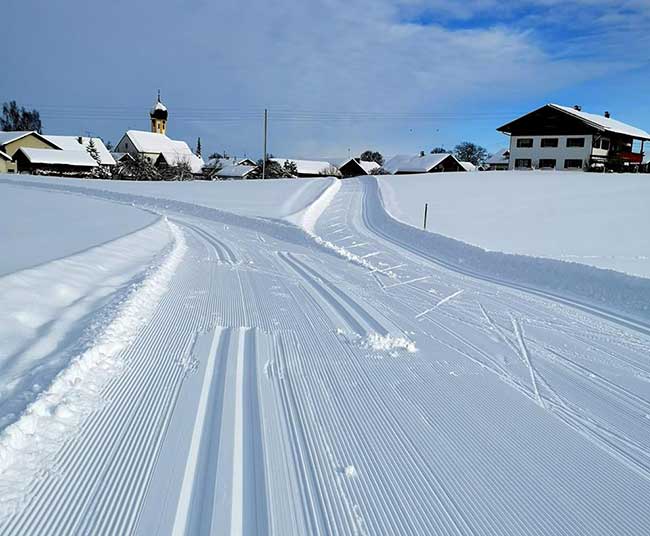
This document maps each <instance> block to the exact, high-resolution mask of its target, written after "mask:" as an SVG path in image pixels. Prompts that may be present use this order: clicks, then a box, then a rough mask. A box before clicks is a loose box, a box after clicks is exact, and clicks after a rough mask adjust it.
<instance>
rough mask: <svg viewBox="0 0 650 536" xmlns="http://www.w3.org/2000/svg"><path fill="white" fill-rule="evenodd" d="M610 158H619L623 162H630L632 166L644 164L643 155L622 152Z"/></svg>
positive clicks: (613, 154)
mask: <svg viewBox="0 0 650 536" xmlns="http://www.w3.org/2000/svg"><path fill="white" fill-rule="evenodd" d="M610 158H617V159H619V160H622V161H623V162H628V163H630V164H640V163H641V162H643V153H632V152H629V151H621V152H618V153H612V154H611V155H610Z"/></svg>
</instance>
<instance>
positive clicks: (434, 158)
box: [384, 152, 466, 175]
mask: <svg viewBox="0 0 650 536" xmlns="http://www.w3.org/2000/svg"><path fill="white" fill-rule="evenodd" d="M384 169H385V170H386V171H388V172H389V173H391V174H392V175H411V174H415V173H438V172H442V171H462V172H465V171H466V170H465V168H464V167H463V165H462V164H461V163H460V162H459V161H458V159H457V158H456V157H455V156H454V155H453V154H449V153H440V154H424V152H421V153H420V155H419V156H411V155H397V156H394V157H393V158H391V159H390V160H388V162H386V163H385V164H384Z"/></svg>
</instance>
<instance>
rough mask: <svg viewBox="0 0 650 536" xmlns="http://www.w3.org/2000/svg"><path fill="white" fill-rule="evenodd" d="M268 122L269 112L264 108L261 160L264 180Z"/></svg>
mask: <svg viewBox="0 0 650 536" xmlns="http://www.w3.org/2000/svg"><path fill="white" fill-rule="evenodd" d="M268 122H269V112H268V110H267V109H266V108H264V160H262V179H266V130H267V127H268Z"/></svg>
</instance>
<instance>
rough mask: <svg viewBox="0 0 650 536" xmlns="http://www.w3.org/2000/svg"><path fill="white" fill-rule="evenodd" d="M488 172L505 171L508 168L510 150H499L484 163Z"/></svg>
mask: <svg viewBox="0 0 650 536" xmlns="http://www.w3.org/2000/svg"><path fill="white" fill-rule="evenodd" d="M485 164H486V165H487V167H488V171H505V170H507V169H508V167H509V166H510V149H508V148H507V147H506V148H505V149H500V150H499V151H497V152H496V153H494V154H493V155H492V156H491V157H490V158H488V159H487V160H486V161H485Z"/></svg>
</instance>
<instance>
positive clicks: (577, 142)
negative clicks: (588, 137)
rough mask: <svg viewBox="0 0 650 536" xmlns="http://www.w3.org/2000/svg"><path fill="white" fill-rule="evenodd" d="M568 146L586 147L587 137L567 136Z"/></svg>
mask: <svg viewBox="0 0 650 536" xmlns="http://www.w3.org/2000/svg"><path fill="white" fill-rule="evenodd" d="M566 146H567V147H584V146H585V139H584V138H567V139H566Z"/></svg>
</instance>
